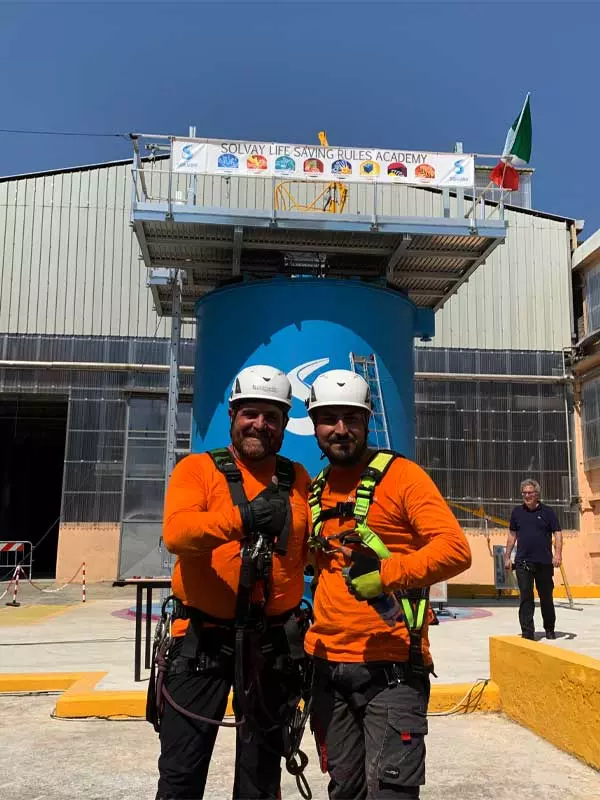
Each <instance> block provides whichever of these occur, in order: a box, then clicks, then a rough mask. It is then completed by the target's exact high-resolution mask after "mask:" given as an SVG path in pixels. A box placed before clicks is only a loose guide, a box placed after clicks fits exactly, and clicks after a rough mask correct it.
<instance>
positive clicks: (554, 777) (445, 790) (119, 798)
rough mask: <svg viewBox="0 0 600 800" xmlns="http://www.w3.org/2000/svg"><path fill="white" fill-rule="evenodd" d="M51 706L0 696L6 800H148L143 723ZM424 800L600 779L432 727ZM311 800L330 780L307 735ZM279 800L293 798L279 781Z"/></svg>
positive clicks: (470, 720)
mask: <svg viewBox="0 0 600 800" xmlns="http://www.w3.org/2000/svg"><path fill="white" fill-rule="evenodd" d="M52 707H53V698H52V697H47V696H46V697H16V696H12V697H7V696H3V697H0V719H1V720H2V724H1V725H0V752H1V753H2V762H1V765H0V797H2V798H3V800H73V798H77V800H153V798H154V793H155V787H156V759H157V756H158V741H157V736H156V734H155V733H154V731H153V730H152V728H151V727H150V725H148V724H147V723H146V722H142V721H122V722H117V721H101V720H84V721H69V720H53V719H51V717H50V713H51V711H52ZM234 736H235V734H234V733H233V732H232V731H230V730H223V731H221V733H220V734H219V737H218V740H217V747H216V750H215V755H214V759H213V763H212V768H211V773H210V776H209V784H208V787H207V792H206V794H205V798H206V800H225V799H226V798H228V797H231V786H232V782H233V760H232V753H233V749H234ZM427 744H428V764H427V771H428V783H427V786H426V788H425V789H424V790H423V792H422V795H421V797H422V799H423V800H448V798H456V800H492V799H493V800H530V798H543V799H544V800H598V798H600V774H599V773H598V772H595V771H594V770H592V769H591V768H589V767H586V766H585V765H583V764H581V763H579V762H578V761H577V760H576V759H574V758H572V757H571V756H568V755H566V754H565V753H562V752H561V751H559V750H557V749H555V748H554V747H552V745H550V744H548V743H547V742H545V741H544V740H542V739H539V738H538V737H537V736H535V735H534V734H533V733H531V732H530V731H528V730H525V729H524V728H521V727H520V726H519V725H516V724H514V723H512V722H509V721H507V720H506V719H505V718H503V717H502V716H500V715H486V714H476V715H469V716H467V717H464V716H462V717H456V716H455V717H438V718H433V719H431V720H430V734H429V736H428V740H427ZM304 749H305V751H306V753H307V755H308V756H309V758H310V762H309V766H308V768H307V773H306V774H307V778H308V781H309V784H310V786H311V788H312V792H313V797H314V798H315V800H325V798H326V797H327V788H326V787H327V781H326V778H325V777H324V776H323V775H322V774H321V772H320V771H319V769H318V766H317V760H316V758H315V754H314V746H313V743H312V741H311V740H310V738H309V737H308V736H307V737H306V738H305V742H304ZM282 794H283V798H284V800H287V798H293V797H299V795H298V792H297V789H296V785H295V781H294V779H293V778H292V777H291V776H290V775H288V774H287V773H285V777H284V780H283V785H282Z"/></svg>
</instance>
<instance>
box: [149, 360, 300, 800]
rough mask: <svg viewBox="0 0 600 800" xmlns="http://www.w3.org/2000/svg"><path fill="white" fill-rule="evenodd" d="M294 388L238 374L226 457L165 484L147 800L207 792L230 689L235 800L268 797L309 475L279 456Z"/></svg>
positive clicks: (286, 699)
mask: <svg viewBox="0 0 600 800" xmlns="http://www.w3.org/2000/svg"><path fill="white" fill-rule="evenodd" d="M291 397H292V390H291V386H290V382H289V381H288V379H287V377H286V376H285V374H284V373H283V372H280V371H279V370H277V369H275V368H273V367H268V366H256V367H247V368H246V369H244V370H242V372H240V374H239V375H238V376H237V378H236V379H235V380H234V383H233V390H232V393H231V398H230V401H229V416H230V419H231V444H230V446H229V448H227V449H225V448H224V449H222V450H215V451H212V452H210V453H201V454H195V455H190V456H188V457H187V458H185V459H183V460H182V461H180V462H179V463H178V464H177V466H176V467H175V469H174V470H173V474H172V476H171V479H170V481H169V485H168V489H167V496H166V501H165V513H164V532H163V535H164V541H165V544H166V546H167V548H168V549H169V551H170V552H172V553H175V554H176V555H177V561H176V563H175V567H174V571H173V582H172V586H173V594H174V596H175V601H174V610H173V615H172V619H173V623H172V636H173V638H172V640H171V641H170V643H169V645H168V650H167V652H166V658H164V659H163V663H162V665H161V664H160V658H159V669H160V667H161V666H162V676H163V677H164V685H163V686H161V685H160V679H159V681H158V682H157V691H156V698H152V697H151V695H149V718H150V717H152V716H153V708H152V706H153V705H154V706H158V708H159V714H158V719H156V715H154V716H153V718H152V720H151V721H153V722H154V723H155V727H156V728H157V729H159V730H160V744H161V754H160V758H159V762H158V766H159V772H160V777H159V782H158V794H157V800H175V799H177V800H178V799H179V798H194V800H199V799H200V798H202V797H203V795H204V788H205V784H206V778H207V774H208V768H209V764H210V759H211V756H212V751H213V747H214V743H215V739H216V735H217V730H218V726H219V725H221V724H223V722H222V720H223V717H224V714H225V711H226V707H227V700H228V696H229V692H230V690H231V687H232V686H233V688H234V708H235V711H236V722H235V723H225V724H226V725H229V726H232V725H235V726H236V727H237V728H238V731H237V734H238V735H237V747H236V767H235V779H234V789H233V797H234V798H244V800H246V799H248V800H250V799H252V798H273V799H274V798H277V797H279V785H280V778H281V756H282V754H283V753H284V749H285V744H284V734H285V729H286V725H287V723H288V722H289V719H290V716H291V714H292V712H293V711H295V708H296V705H297V702H298V698H299V694H300V690H301V689H300V687H301V679H302V674H301V670H302V659H303V657H304V654H303V649H302V631H301V630H300V629H299V628H300V627H301V623H302V618H301V615H300V614H298V613H297V609H298V606H299V603H300V601H301V598H302V594H303V588H304V563H305V558H306V539H307V533H308V512H307V506H306V498H307V493H308V486H309V483H310V478H309V476H308V473H307V472H306V470H305V469H304V468H303V467H302V466H301V465H300V464H295V463H292V462H291V461H288V459H284V458H282V457H280V456H278V455H277V453H278V451H279V449H280V448H281V444H282V441H283V435H284V430H285V426H286V424H287V419H288V412H289V409H290V407H291Z"/></svg>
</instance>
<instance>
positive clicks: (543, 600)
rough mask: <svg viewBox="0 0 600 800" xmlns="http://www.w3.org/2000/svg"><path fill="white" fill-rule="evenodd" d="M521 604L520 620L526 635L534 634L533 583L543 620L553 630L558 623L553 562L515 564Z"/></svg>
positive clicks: (546, 626)
mask: <svg viewBox="0 0 600 800" xmlns="http://www.w3.org/2000/svg"><path fill="white" fill-rule="evenodd" d="M515 567H516V570H515V571H516V573H517V581H518V584H519V592H520V594H521V604H520V605H519V622H520V623H521V631H522V633H523V635H524V636H533V634H534V633H535V625H534V622H533V613H534V610H535V601H534V599H533V585H534V582H535V588H536V589H537V593H538V595H539V598H540V607H541V610H542V621H543V623H544V629H545V630H546V631H553V630H554V626H555V624H556V612H555V610H554V601H553V599H552V592H553V591H554V567H553V566H552V564H537V563H533V562H531V561H526V562H519V561H517V562H516V564H515Z"/></svg>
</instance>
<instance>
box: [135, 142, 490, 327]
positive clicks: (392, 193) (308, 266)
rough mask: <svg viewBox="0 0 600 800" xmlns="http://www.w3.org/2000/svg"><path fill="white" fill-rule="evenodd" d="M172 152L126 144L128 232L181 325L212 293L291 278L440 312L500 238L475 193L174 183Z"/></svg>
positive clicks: (270, 181)
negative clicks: (401, 296)
mask: <svg viewBox="0 0 600 800" xmlns="http://www.w3.org/2000/svg"><path fill="white" fill-rule="evenodd" d="M183 141H185V142H187V143H192V144H193V143H195V142H199V143H203V142H206V140H196V139H194V138H187V139H185V140H183ZM173 142H174V137H166V136H148V135H142V134H140V135H137V136H136V137H135V138H134V145H135V153H134V161H133V194H132V224H133V227H134V230H135V233H136V236H137V239H138V242H139V245H140V250H141V253H142V257H143V260H144V264H145V266H146V267H147V268H148V270H149V272H148V276H149V281H148V282H149V286H150V288H151V290H152V293H153V296H154V302H155V306H156V310H157V312H158V313H159V314H161V315H167V316H170V315H171V314H172V312H173V291H172V280H171V277H172V273H171V272H170V271H171V270H181V271H182V281H181V314H182V316H183V317H184V318H189V317H192V316H193V312H194V304H195V302H196V301H197V300H198V299H199V298H200V297H201V296H202V295H204V294H206V293H207V292H209V291H211V290H213V289H215V288H218V287H219V286H223V285H227V284H229V283H233V282H236V281H241V280H248V279H250V280H251V279H255V280H261V279H269V278H273V277H275V276H290V277H291V276H298V275H310V276H313V277H323V278H359V279H362V280H366V281H374V282H379V284H380V285H387V286H388V287H389V288H392V289H394V290H397V291H399V292H403V293H405V294H406V295H407V296H408V297H410V299H411V300H412V301H413V302H414V303H415V304H416V305H418V306H424V307H429V308H432V309H434V310H437V309H439V308H441V307H442V306H443V305H444V303H445V302H446V301H447V300H448V298H449V297H451V296H452V295H453V294H454V293H455V292H456V291H457V290H458V288H459V287H460V286H461V285H462V284H463V283H464V282H465V281H467V280H468V279H469V277H470V276H471V275H472V274H473V272H474V271H475V270H476V269H477V268H478V267H479V266H480V265H481V264H483V263H484V262H485V260H486V259H487V258H488V257H489V255H490V254H491V253H492V252H493V250H494V249H495V248H496V247H497V246H498V245H499V244H501V243H502V242H503V241H504V238H505V234H506V223H505V222H504V219H503V209H502V207H498V208H497V209H495V211H496V212H497V213H496V214H495V218H490V216H491V215H490V213H489V212H490V208H489V206H487V207H486V205H485V204H484V203H483V202H474V201H473V199H472V197H474V196H475V194H474V187H466V188H465V189H457V190H455V191H453V192H452V193H451V191H450V190H449V189H447V188H441V189H436V188H432V187H430V186H424V187H423V186H413V185H409V184H405V183H403V184H390V183H378V182H376V181H372V182H369V183H366V182H363V183H352V181H351V179H346V180H344V184H343V188H344V190H345V192H346V193H347V199H345V201H344V203H340V202H332V200H335V199H336V198H335V193H336V191H337V188H336V187H339V186H340V183H339V182H337V181H331V180H330V181H327V180H325V179H321V178H314V177H312V178H310V179H307V178H302V179H293V180H290V179H289V178H286V179H285V180H283V179H279V178H277V177H276V176H274V175H272V176H265V177H263V176H262V175H247V176H242V175H230V174H225V175H222V174H189V173H186V172H177V171H176V164H175V162H174V159H173V156H172V154H171V153H172V150H173ZM144 147H145V148H146V151H149V152H150V153H156V152H157V151H158V153H159V155H158V157H156V158H154V159H150V160H149V159H147V158H146V159H143V158H142V149H143V148H144ZM165 149H166V150H167V154H165V155H160V154H161V153H162V152H163V151H164V150H165ZM457 155H458V154H457ZM284 185H285V190H286V192H285V197H286V198H289V197H293V198H294V202H291V201H290V200H289V199H288V200H287V201H286V202H283V201H282V196H283V193H282V191H281V187H282V186H284ZM465 193H466V194H467V198H465ZM469 193H471V198H469V197H468V195H469ZM320 198H322V200H321V199H320ZM317 201H318V202H317ZM298 209H303V210H298ZM332 209H334V210H333V213H332ZM486 213H487V216H486Z"/></svg>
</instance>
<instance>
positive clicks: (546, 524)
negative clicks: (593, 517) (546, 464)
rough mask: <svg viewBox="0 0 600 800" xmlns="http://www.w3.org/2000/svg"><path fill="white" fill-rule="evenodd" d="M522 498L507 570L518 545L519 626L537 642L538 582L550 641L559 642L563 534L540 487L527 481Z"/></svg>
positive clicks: (515, 512)
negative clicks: (557, 597)
mask: <svg viewBox="0 0 600 800" xmlns="http://www.w3.org/2000/svg"><path fill="white" fill-rule="evenodd" d="M521 496H522V497H523V505H522V506H517V507H516V508H513V511H512V514H511V515H510V530H509V533H508V539H507V541H506V555H505V559H504V566H505V567H506V569H510V568H511V553H512V550H513V547H514V546H515V542H516V543H517V555H516V558H515V571H516V573H517V581H518V583H519V592H520V594H521V604H520V606H519V622H520V623H521V632H522V636H523V638H524V639H533V638H534V634H535V626H534V622H533V612H534V609H535V603H534V600H533V584H534V582H535V588H536V589H537V592H538V595H539V598H540V606H541V610H542V621H543V623H544V628H545V630H546V638H547V639H556V635H555V633H554V625H555V622H556V613H555V611H554V602H553V600H552V592H553V590H554V581H553V574H554V568H555V567H560V565H561V563H562V531H561V528H560V523H559V521H558V519H557V518H556V514H555V513H554V511H552V509H551V508H550V507H549V506H546V505H544V504H543V503H541V502H540V485H539V483H538V482H537V481H534V480H525V481H523V482H522V483H521ZM552 534H554V555H552Z"/></svg>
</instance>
